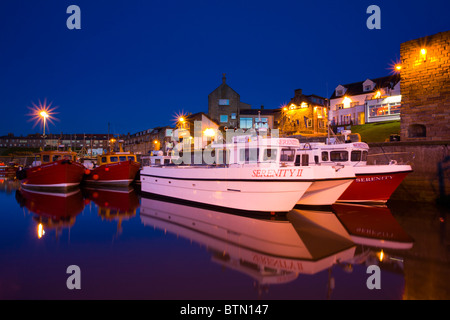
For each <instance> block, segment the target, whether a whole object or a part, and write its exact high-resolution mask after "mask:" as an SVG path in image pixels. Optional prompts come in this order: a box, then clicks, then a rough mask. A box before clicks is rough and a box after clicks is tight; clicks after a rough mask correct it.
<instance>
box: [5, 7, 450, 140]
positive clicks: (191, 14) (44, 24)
mask: <svg viewBox="0 0 450 320" xmlns="http://www.w3.org/2000/svg"><path fill="white" fill-rule="evenodd" d="M71 4H75V5H78V6H79V7H80V9H81V30H69V29H68V28H67V27H66V20H67V18H68V17H69V16H70V14H67V13H66V9H67V7H68V6H69V5H71ZM371 4H376V5H378V6H379V7H380V9H381V29H380V30H369V29H368V28H367V27H366V20H367V18H368V17H369V16H370V15H369V14H367V13H366V10H367V7H368V6H369V5H371ZM449 14H450V1H448V0H439V1H438V0H427V1H407V0H390V1H378V0H375V1H372V0H371V1H365V0H352V1H346V0H342V1H335V0H333V1H331V0H327V1H321V0H317V1H300V0H296V1H283V0H278V1H264V0H258V1H249V0H240V1H230V0H227V1H224V0H222V1H214V0H207V1H195V0H192V1H186V0H184V1H166V0H165V1H150V0H141V1H139V0H127V1H125V0H114V1H113V0H108V1H104V0H94V1H93V0H71V1H65V0H45V1H44V0H29V1H21V0H2V1H1V2H0V108H1V122H0V135H4V134H7V133H8V132H12V133H14V134H15V135H20V134H24V135H25V134H28V133H35V132H42V129H40V128H39V127H38V126H37V127H35V128H32V127H33V123H32V122H28V121H27V120H28V119H29V117H28V116H27V114H28V113H29V109H28V107H31V106H32V103H38V102H39V100H40V101H41V102H42V101H44V99H47V101H51V102H52V103H53V106H58V108H57V110H56V111H57V112H58V114H56V115H55V116H56V117H57V118H58V119H59V121H57V122H55V125H50V127H49V130H50V132H52V133H60V132H64V133H94V132H107V131H108V123H110V132H111V133H128V132H130V133H135V132H137V131H141V130H145V129H148V128H152V127H155V126H163V125H173V118H174V117H175V114H177V113H180V112H182V111H184V112H185V113H186V112H192V113H195V112H199V111H203V112H207V111H208V94H209V93H210V92H211V91H213V90H214V89H215V88H216V87H217V86H219V85H220V83H221V81H222V79H221V78H222V73H226V74H227V83H228V84H229V85H230V86H231V87H232V88H233V89H235V90H236V91H237V92H238V93H239V94H240V95H241V101H243V102H246V103H249V104H251V105H252V107H259V106H260V105H264V106H265V107H266V108H277V107H279V106H280V105H282V104H283V103H286V102H288V101H289V100H290V98H292V96H293V94H294V90H295V89H297V88H302V89H303V92H304V93H305V94H317V95H321V96H326V97H329V96H330V95H331V93H332V90H333V89H334V88H335V87H336V86H337V85H338V84H340V83H342V84H345V83H350V82H356V81H362V80H365V79H366V78H375V77H381V76H385V75H388V74H389V73H390V70H389V65H390V64H391V63H393V62H394V61H395V60H398V59H399V58H400V44H401V43H402V42H405V41H408V40H411V39H416V38H420V37H424V36H426V35H431V34H435V33H438V32H442V31H448V30H450V19H449Z"/></svg>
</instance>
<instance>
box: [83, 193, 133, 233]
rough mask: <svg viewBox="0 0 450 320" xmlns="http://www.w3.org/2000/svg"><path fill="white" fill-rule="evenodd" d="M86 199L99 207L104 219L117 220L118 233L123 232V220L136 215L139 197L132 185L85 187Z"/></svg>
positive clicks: (99, 213)
mask: <svg viewBox="0 0 450 320" xmlns="http://www.w3.org/2000/svg"><path fill="white" fill-rule="evenodd" d="M83 194H84V197H85V199H86V200H88V201H92V202H94V203H95V204H96V205H97V207H98V215H99V216H100V217H101V218H102V220H107V221H117V235H119V234H120V233H121V232H122V221H124V220H128V219H131V218H133V217H135V216H136V210H137V209H138V207H139V197H138V195H137V193H136V191H135V189H134V188H133V187H132V186H127V187H123V188H89V187H85V188H83Z"/></svg>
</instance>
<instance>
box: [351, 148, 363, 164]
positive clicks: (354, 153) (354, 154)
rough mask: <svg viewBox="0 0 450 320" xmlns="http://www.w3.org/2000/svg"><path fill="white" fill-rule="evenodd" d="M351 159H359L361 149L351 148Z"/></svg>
mask: <svg viewBox="0 0 450 320" xmlns="http://www.w3.org/2000/svg"><path fill="white" fill-rule="evenodd" d="M350 160H351V161H361V151H359V150H353V151H352V153H351V155H350Z"/></svg>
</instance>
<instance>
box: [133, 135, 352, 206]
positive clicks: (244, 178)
mask: <svg viewBox="0 0 450 320" xmlns="http://www.w3.org/2000/svg"><path fill="white" fill-rule="evenodd" d="M298 145H299V142H298V140H297V139H292V138H263V137H260V136H256V137H248V136H240V137H235V139H233V141H232V142H231V143H227V144H214V145H212V150H214V151H213V152H212V153H213V154H214V157H215V158H214V159H215V160H214V163H213V164H211V165H192V166H191V165H176V166H174V165H172V166H164V165H162V166H143V167H142V169H141V174H140V176H141V191H142V193H143V194H144V195H145V194H146V193H149V194H156V195H159V196H163V197H166V198H171V199H173V200H181V201H187V202H189V203H199V204H201V205H203V206H212V207H217V208H220V209H231V210H243V211H256V212H273V213H277V212H288V211H290V210H292V209H293V207H294V206H295V205H296V204H297V202H299V200H300V199H301V198H302V197H303V195H304V194H305V193H306V192H307V190H308V189H309V188H310V186H311V185H312V184H313V183H314V182H317V181H330V180H333V179H342V178H343V177H344V176H345V179H349V180H352V179H354V174H353V172H347V173H346V175H342V176H337V175H336V173H338V172H339V169H341V168H335V167H330V166H301V164H300V163H299V162H298V161H296V160H297V157H296V149H297V148H298ZM220 159H222V161H221V160H220ZM342 172H344V171H342Z"/></svg>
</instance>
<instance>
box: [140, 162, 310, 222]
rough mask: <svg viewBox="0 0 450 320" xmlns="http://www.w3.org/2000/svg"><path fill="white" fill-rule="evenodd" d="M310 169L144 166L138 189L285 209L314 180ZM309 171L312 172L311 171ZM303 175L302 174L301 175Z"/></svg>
mask: <svg viewBox="0 0 450 320" xmlns="http://www.w3.org/2000/svg"><path fill="white" fill-rule="evenodd" d="M309 171H310V170H307V169H304V168H295V169H288V168H286V169H277V168H274V169H261V168H251V167H250V168H229V167H221V168H201V167H188V166H187V167H172V168H169V167H144V168H143V170H141V175H140V176H141V191H142V193H143V195H144V196H145V194H146V193H148V194H154V195H159V196H162V197H164V198H171V199H174V200H182V201H184V202H187V203H190V204H194V203H196V204H201V205H204V206H210V207H214V208H218V209H222V210H223V209H232V210H242V211H252V212H273V213H276V212H288V211H290V210H292V209H293V207H294V206H295V204H296V203H297V201H298V199H300V198H301V196H302V195H303V194H304V193H305V192H306V190H307V189H308V187H309V186H310V185H311V183H312V182H313V180H312V179H311V178H308V173H310V172H309ZM311 173H312V172H311ZM303 175H304V176H303Z"/></svg>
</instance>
